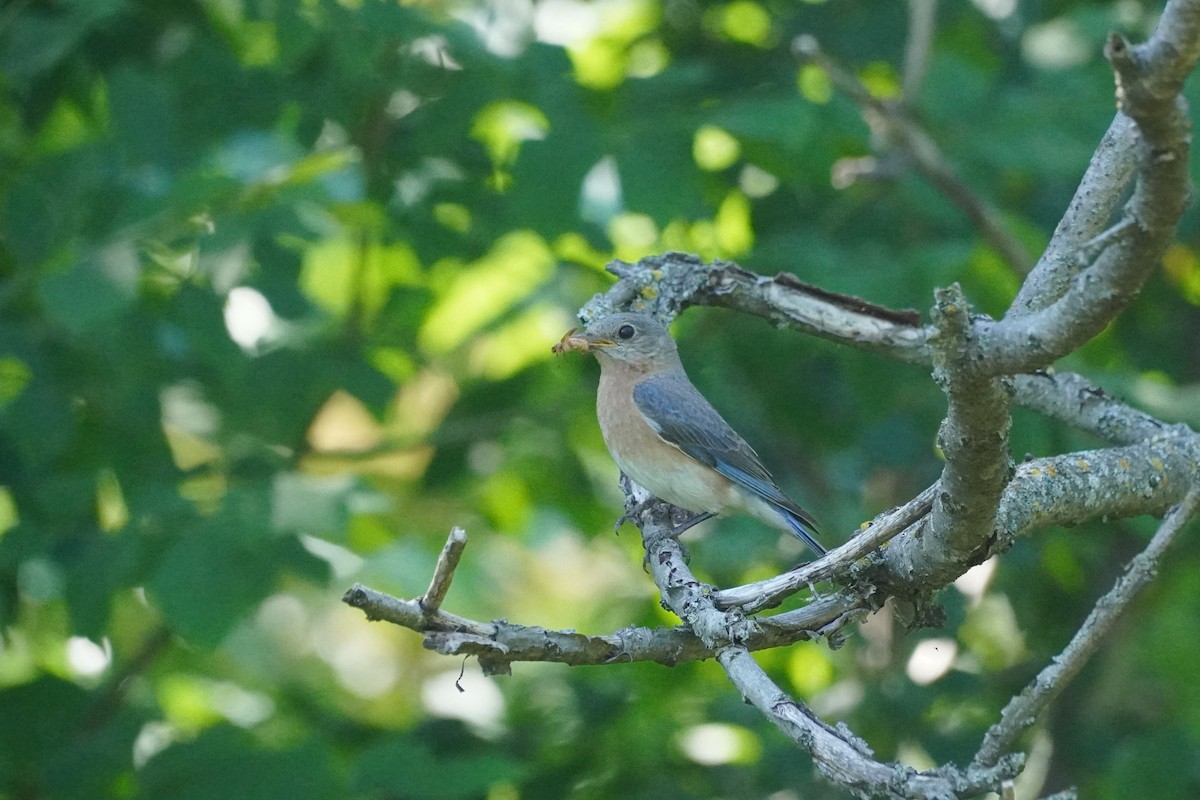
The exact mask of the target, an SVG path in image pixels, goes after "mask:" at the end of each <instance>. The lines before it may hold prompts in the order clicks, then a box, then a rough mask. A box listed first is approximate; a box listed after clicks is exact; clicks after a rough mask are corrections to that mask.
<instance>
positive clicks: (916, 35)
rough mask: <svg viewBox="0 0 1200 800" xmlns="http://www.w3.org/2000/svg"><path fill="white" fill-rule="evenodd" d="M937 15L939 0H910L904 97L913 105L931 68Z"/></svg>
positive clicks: (908, 103)
mask: <svg viewBox="0 0 1200 800" xmlns="http://www.w3.org/2000/svg"><path fill="white" fill-rule="evenodd" d="M936 17H937V0H908V38H907V39H906V41H905V43H904V82H903V88H902V91H903V95H902V96H903V98H904V102H905V104H906V105H910V106H911V105H912V103H913V101H914V99H915V98H916V96H917V92H918V91H919V90H920V88H921V84H922V83H924V81H925V73H926V72H927V71H928V70H929V51H930V49H931V45H932V44H933V32H934V28H935V25H934V23H935V22H936Z"/></svg>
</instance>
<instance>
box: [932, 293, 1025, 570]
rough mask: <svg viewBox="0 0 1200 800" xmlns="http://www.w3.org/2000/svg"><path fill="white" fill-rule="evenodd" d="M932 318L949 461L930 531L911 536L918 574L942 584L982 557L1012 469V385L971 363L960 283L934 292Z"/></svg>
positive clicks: (942, 435) (942, 440) (941, 442)
mask: <svg viewBox="0 0 1200 800" xmlns="http://www.w3.org/2000/svg"><path fill="white" fill-rule="evenodd" d="M934 322H935V323H936V324H937V326H938V328H939V333H938V336H937V337H936V338H935V340H934V342H933V364H934V370H933V377H934V380H935V381H936V382H937V383H938V384H939V385H940V386H941V387H942V390H943V391H945V393H946V399H947V408H946V418H945V419H944V420H943V421H942V425H941V428H940V429H939V430H938V446H939V447H940V448H941V451H942V454H943V455H944V456H945V459H946V465H945V467H944V468H943V470H942V477H941V481H940V485H941V488H942V491H941V492H939V494H938V495H937V496H936V497H935V498H934V501H933V511H932V514H931V516H930V522H929V527H928V530H927V532H926V535H925V536H922V537H920V538H919V539H917V538H914V539H909V540H908V541H909V542H911V543H912V544H911V545H910V546H909V548H910V549H912V548H915V549H917V550H918V551H921V553H923V557H922V555H916V558H915V560H914V562H911V563H920V564H924V565H925V568H924V569H920V570H919V571H918V572H917V573H915V574H914V577H917V578H918V580H921V581H923V582H926V583H928V584H931V585H939V586H940V585H941V584H942V582H944V581H947V580H953V579H954V578H955V577H957V576H958V575H960V574H962V572H963V571H965V569H966V567H968V566H972V565H974V564H977V563H980V562H981V561H983V560H984V558H985V556H984V555H983V552H984V549H983V548H982V545H983V544H984V543H985V542H986V541H987V540H988V538H989V537H990V536H991V534H992V528H993V524H994V519H995V515H996V509H997V507H998V506H999V503H1000V496H1001V492H1003V491H1004V485H1005V483H1007V481H1008V478H1009V475H1010V474H1011V471H1012V463H1011V456H1010V454H1009V444H1008V442H1009V439H1008V436H1009V430H1010V428H1011V427H1012V402H1011V397H1012V390H1011V387H1010V386H1009V385H1008V384H1007V383H1006V382H1005V381H1002V380H999V379H996V378H989V377H981V376H979V374H978V373H977V371H976V369H975V365H974V364H972V363H970V362H969V359H970V358H971V356H972V354H971V353H970V343H969V331H970V327H971V325H970V319H969V308H968V307H967V301H966V298H965V297H964V296H963V294H962V290H961V289H960V288H959V287H958V286H957V285H955V286H952V287H950V288H948V289H941V290H939V291H938V292H937V303H936V305H935V306H934Z"/></svg>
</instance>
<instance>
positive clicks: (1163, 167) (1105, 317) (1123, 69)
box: [975, 0, 1200, 375]
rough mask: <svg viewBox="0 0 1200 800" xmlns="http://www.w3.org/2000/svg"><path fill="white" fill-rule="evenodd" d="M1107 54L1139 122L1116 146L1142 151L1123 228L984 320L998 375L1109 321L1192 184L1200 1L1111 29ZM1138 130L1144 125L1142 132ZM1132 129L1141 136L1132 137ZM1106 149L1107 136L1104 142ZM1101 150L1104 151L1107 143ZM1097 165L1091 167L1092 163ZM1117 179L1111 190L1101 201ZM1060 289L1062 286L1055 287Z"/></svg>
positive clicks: (1123, 102)
mask: <svg viewBox="0 0 1200 800" xmlns="http://www.w3.org/2000/svg"><path fill="white" fill-rule="evenodd" d="M1105 56H1107V57H1108V60H1109V62H1110V63H1111V64H1112V67H1113V71H1114V72H1115V73H1116V76H1117V101H1118V104H1119V105H1120V108H1121V111H1122V112H1123V113H1124V114H1125V115H1126V116H1127V117H1129V118H1130V119H1131V120H1133V122H1134V123H1135V126H1136V130H1134V129H1133V128H1132V127H1131V128H1128V129H1127V128H1125V127H1123V126H1121V127H1120V128H1119V129H1118V126H1117V124H1116V123H1114V129H1118V132H1119V133H1121V134H1122V138H1121V140H1119V141H1114V142H1113V144H1112V145H1111V146H1112V147H1113V148H1119V147H1128V148H1130V149H1132V151H1133V152H1134V153H1135V154H1136V156H1135V162H1136V164H1137V183H1136V186H1135V188H1134V191H1133V194H1132V196H1131V197H1130V198H1129V200H1128V201H1127V202H1126V204H1125V208H1124V215H1125V218H1126V220H1128V221H1129V223H1132V224H1125V225H1124V227H1123V229H1122V230H1121V235H1119V236H1113V237H1111V241H1110V242H1108V246H1107V247H1105V248H1104V249H1103V251H1102V252H1101V253H1100V255H1099V256H1098V257H1097V258H1096V259H1095V261H1094V263H1092V264H1091V265H1090V266H1088V267H1087V268H1086V269H1083V270H1082V271H1081V272H1078V274H1074V275H1073V277H1071V276H1072V274H1073V272H1074V270H1075V269H1076V268H1077V266H1078V265H1080V264H1082V263H1083V262H1084V260H1085V259H1084V258H1083V257H1078V258H1071V257H1068V258H1067V259H1065V260H1064V259H1063V257H1062V256H1063V255H1064V254H1063V253H1062V252H1061V251H1059V252H1057V254H1056V255H1057V258H1058V260H1057V261H1056V262H1054V263H1053V264H1051V263H1050V262H1047V263H1046V273H1045V274H1041V273H1039V274H1038V275H1037V276H1035V283H1036V284H1037V285H1038V286H1039V287H1040V288H1041V289H1043V290H1046V291H1048V292H1050V293H1051V294H1050V296H1049V299H1050V300H1051V302H1047V298H1043V299H1040V300H1039V299H1035V298H1034V296H1033V295H1031V293H1030V292H1032V291H1033V290H1032V289H1030V290H1028V291H1022V293H1021V294H1020V295H1019V296H1018V298H1017V300H1016V301H1014V305H1013V313H1010V315H1008V316H1006V317H1005V319H1004V320H1002V321H1000V322H980V323H979V324H977V325H976V331H975V335H976V337H977V341H978V347H979V351H980V355H979V359H978V361H979V364H980V367H981V368H982V369H986V370H987V371H988V372H989V374H992V375H1005V374H1013V373H1017V372H1029V371H1032V370H1035V369H1040V368H1042V367H1045V366H1047V365H1049V364H1051V363H1053V362H1054V361H1056V360H1058V359H1059V358H1061V357H1062V356H1064V355H1066V354H1067V353H1070V352H1072V351H1073V350H1075V349H1077V348H1078V347H1079V346H1081V345H1082V344H1083V343H1084V342H1086V341H1088V340H1089V339H1091V338H1092V337H1093V336H1095V335H1096V334H1098V333H1099V332H1100V331H1101V330H1103V328H1104V326H1105V325H1107V324H1108V323H1109V322H1110V321H1111V320H1112V319H1113V318H1114V317H1115V316H1116V315H1117V314H1118V313H1120V312H1121V310H1123V309H1124V308H1125V306H1127V305H1128V304H1129V302H1130V301H1131V300H1132V299H1133V297H1134V296H1136V295H1137V293H1138V291H1139V290H1140V289H1141V287H1142V284H1143V283H1144V282H1145V279H1146V277H1147V276H1148V275H1149V274H1150V272H1151V270H1153V269H1154V268H1155V267H1156V266H1157V265H1158V262H1159V259H1160V258H1161V257H1162V253H1163V251H1164V250H1165V249H1166V247H1167V244H1168V243H1169V241H1170V238H1171V236H1172V234H1173V233H1174V231H1175V227H1176V224H1177V223H1178V221H1179V218H1180V216H1181V215H1182V214H1183V209H1184V207H1185V206H1186V204H1187V201H1188V197H1189V194H1190V180H1189V176H1188V168H1187V163H1188V154H1189V150H1190V145H1191V121H1190V120H1189V118H1188V114H1187V103H1186V102H1185V101H1184V99H1183V97H1182V96H1181V95H1180V94H1179V92H1180V90H1181V89H1182V87H1183V79H1184V78H1185V77H1186V76H1187V75H1188V74H1189V73H1190V72H1191V70H1192V69H1193V67H1195V65H1196V61H1197V60H1198V59H1200V4H1198V3H1196V2H1194V0H1193V1H1192V2H1188V1H1187V0H1178V1H1177V2H1169V3H1168V4H1167V7H1166V9H1165V10H1164V12H1163V17H1162V19H1161V20H1160V21H1159V25H1158V29H1157V30H1156V31H1155V33H1154V35H1153V36H1152V37H1151V38H1150V40H1149V41H1148V42H1146V43H1145V44H1142V45H1138V46H1136V47H1135V46H1132V45H1130V44H1129V43H1128V42H1126V41H1125V40H1124V39H1123V38H1121V37H1119V36H1116V35H1113V36H1111V37H1109V41H1108V44H1107V46H1106V47H1105ZM1135 134H1136V135H1135ZM1127 139H1133V140H1134V141H1133V142H1132V144H1123V143H1124V142H1125V141H1126V140H1127ZM1102 149H1104V146H1103V145H1102ZM1098 155H1099V153H1098ZM1089 172H1090V170H1089ZM1113 191H1115V189H1112V188H1110V189H1109V190H1108V192H1105V193H1102V198H1101V200H1102V202H1101V208H1102V207H1103V206H1104V201H1105V200H1107V199H1110V198H1111V196H1112V194H1111V193H1112V192H1113ZM1096 219H1098V217H1096V216H1092V217H1086V218H1084V217H1080V218H1078V222H1079V223H1080V224H1081V227H1084V228H1087V231H1086V232H1087V233H1089V234H1091V235H1090V236H1088V237H1087V238H1092V237H1093V236H1094V235H1095V233H1094V232H1093V231H1092V230H1091V227H1090V225H1088V224H1087V223H1094V222H1095V221H1096ZM1082 233H1084V231H1083V230H1070V229H1065V230H1064V229H1063V228H1062V226H1061V225H1060V230H1059V231H1058V232H1056V234H1055V235H1056V238H1057V237H1059V235H1060V234H1061V237H1062V239H1063V240H1070V241H1071V242H1073V243H1075V244H1076V246H1077V247H1078V246H1079V245H1080V244H1082V241H1083V240H1084V238H1083V236H1082V235H1081V234H1082ZM1058 291H1061V294H1053V293H1054V292H1058Z"/></svg>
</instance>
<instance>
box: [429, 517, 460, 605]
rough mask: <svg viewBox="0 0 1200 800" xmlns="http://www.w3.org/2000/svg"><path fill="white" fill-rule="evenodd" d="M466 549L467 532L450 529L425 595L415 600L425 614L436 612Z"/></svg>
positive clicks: (454, 528) (455, 527)
mask: <svg viewBox="0 0 1200 800" xmlns="http://www.w3.org/2000/svg"><path fill="white" fill-rule="evenodd" d="M466 547H467V532H466V531H464V530H463V529H462V528H460V527H458V526H457V525H455V526H454V527H453V528H451V529H450V535H449V536H448V537H447V538H446V544H444V545H443V546H442V552H441V554H440V555H439V556H438V560H437V565H436V566H435V567H434V570H433V579H432V580H430V581H429V588H428V589H427V590H426V591H425V595H424V596H423V597H420V598H418V599H417V602H418V603H420V604H421V608H422V609H423V610H424V611H425V613H426V614H429V613H431V612H434V611H437V610H438V609H439V608H441V607H442V601H443V600H445V599H446V592H448V591H450V582H451V581H452V580H454V570H455V569H457V568H458V560H459V559H460V558H462V553H463V550H465V549H466Z"/></svg>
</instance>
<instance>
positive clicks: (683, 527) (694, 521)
mask: <svg viewBox="0 0 1200 800" xmlns="http://www.w3.org/2000/svg"><path fill="white" fill-rule="evenodd" d="M716 515H717V512H715V511H705V512H704V513H702V514H696V515H695V516H693V517H688V518H687V519H685V520H684V521H683V522H681V523H679V524H678V525H676V526H675V527H674V528H673V529H672V530H671V536H673V537H675V538H676V539H678V538H679V536H680V534H682V533H683V532H684V531H687V530H689V529H691V528H693V527H695V526H696V525H699V524H700V523H701V522H704V520H706V519H712V518H713V517H715V516H716Z"/></svg>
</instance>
